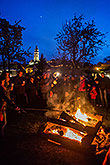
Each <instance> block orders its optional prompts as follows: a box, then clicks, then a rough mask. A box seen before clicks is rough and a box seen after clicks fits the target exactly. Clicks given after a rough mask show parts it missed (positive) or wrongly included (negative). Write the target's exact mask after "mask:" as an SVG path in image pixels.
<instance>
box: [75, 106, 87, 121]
mask: <svg viewBox="0 0 110 165" xmlns="http://www.w3.org/2000/svg"><path fill="white" fill-rule="evenodd" d="M75 117H76V119H77V120H78V119H80V120H83V121H85V122H88V116H87V115H86V114H85V113H84V114H82V113H81V111H80V109H78V110H77V112H76V114H75Z"/></svg>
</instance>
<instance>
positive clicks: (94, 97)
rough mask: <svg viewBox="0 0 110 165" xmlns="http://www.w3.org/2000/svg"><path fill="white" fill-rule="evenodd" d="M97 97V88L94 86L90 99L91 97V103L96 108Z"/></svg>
mask: <svg viewBox="0 0 110 165" xmlns="http://www.w3.org/2000/svg"><path fill="white" fill-rule="evenodd" d="M96 96H97V91H96V87H95V86H93V87H92V89H91V91H90V97H91V103H92V104H93V105H94V106H95V104H96Z"/></svg>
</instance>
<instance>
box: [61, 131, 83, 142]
mask: <svg viewBox="0 0 110 165" xmlns="http://www.w3.org/2000/svg"><path fill="white" fill-rule="evenodd" d="M63 136H64V137H67V138H69V139H72V140H77V141H79V142H81V140H82V137H81V136H79V135H78V134H76V133H74V132H73V131H71V130H70V129H69V128H68V129H67V132H66V133H65V135H63Z"/></svg>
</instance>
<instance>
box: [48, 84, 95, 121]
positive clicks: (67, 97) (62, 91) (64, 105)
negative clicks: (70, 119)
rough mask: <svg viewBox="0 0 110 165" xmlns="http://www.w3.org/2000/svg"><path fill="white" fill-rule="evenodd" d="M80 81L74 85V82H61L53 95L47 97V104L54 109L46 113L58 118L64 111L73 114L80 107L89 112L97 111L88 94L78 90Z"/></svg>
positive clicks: (84, 111) (54, 89) (82, 110)
mask: <svg viewBox="0 0 110 165" xmlns="http://www.w3.org/2000/svg"><path fill="white" fill-rule="evenodd" d="M78 85H79V84H78V83H77V84H75V87H73V84H72V83H68V84H66V85H65V84H64V82H59V83H58V84H57V85H56V86H55V87H54V88H52V89H51V90H52V91H53V96H52V97H50V96H48V97H47V105H48V107H49V109H51V110H52V111H50V110H49V111H47V112H46V113H45V115H46V116H47V117H54V118H58V116H60V114H61V113H62V111H65V112H67V113H70V114H72V113H73V112H75V111H77V109H78V108H80V110H81V112H83V113H87V114H94V113H96V111H95V108H94V107H93V106H92V105H91V103H90V101H89V99H88V98H87V95H86V94H82V93H80V92H79V91H78V89H77V87H78Z"/></svg>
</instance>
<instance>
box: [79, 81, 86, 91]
mask: <svg viewBox="0 0 110 165" xmlns="http://www.w3.org/2000/svg"><path fill="white" fill-rule="evenodd" d="M78 90H79V91H86V85H85V79H83V80H81V81H80V83H79V89H78Z"/></svg>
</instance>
